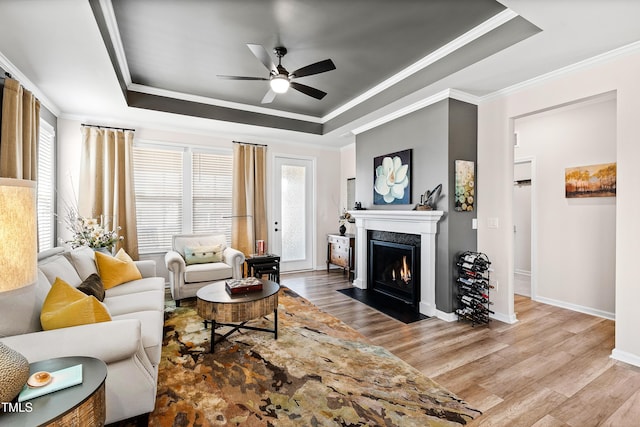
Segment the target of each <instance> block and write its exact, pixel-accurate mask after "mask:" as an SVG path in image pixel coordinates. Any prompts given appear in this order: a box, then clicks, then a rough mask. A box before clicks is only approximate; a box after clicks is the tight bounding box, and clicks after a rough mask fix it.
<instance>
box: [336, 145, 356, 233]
mask: <svg viewBox="0 0 640 427" xmlns="http://www.w3.org/2000/svg"><path fill="white" fill-rule="evenodd" d="M354 139H355V136H354ZM355 177H356V144H355V142H354V143H351V144H349V145H346V146H344V147H342V148H341V149H340V211H342V209H346V210H352V209H353V206H347V179H349V178H355ZM356 202H357V200H356ZM346 226H347V233H351V234H355V232H356V227H355V224H354V223H347V224H346Z"/></svg>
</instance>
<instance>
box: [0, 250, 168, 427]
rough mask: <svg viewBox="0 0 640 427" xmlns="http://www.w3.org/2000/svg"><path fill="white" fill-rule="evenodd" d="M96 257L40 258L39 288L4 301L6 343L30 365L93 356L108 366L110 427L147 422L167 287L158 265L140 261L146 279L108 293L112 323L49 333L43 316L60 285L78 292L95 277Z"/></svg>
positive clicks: (55, 253) (56, 253)
mask: <svg viewBox="0 0 640 427" xmlns="http://www.w3.org/2000/svg"><path fill="white" fill-rule="evenodd" d="M93 257H94V254H93V251H92V250H91V249H89V248H86V247H85V248H78V249H74V250H72V251H65V250H64V249H63V248H54V249H52V250H49V251H45V252H42V253H40V254H39V255H38V270H39V271H38V283H37V284H36V285H34V286H30V287H27V288H22V289H20V290H17V291H13V292H8V293H3V294H0V318H1V322H0V342H3V343H4V344H5V345H7V346H9V347H11V348H13V349H14V350H17V351H19V352H20V353H22V354H23V355H24V356H25V357H26V358H27V359H28V360H29V362H36V361H39V360H44V359H49V358H55V357H64V356H90V357H95V358H98V359H101V360H103V361H104V362H105V363H106V364H107V379H106V387H105V391H106V423H107V424H109V423H113V422H116V421H120V420H124V419H127V418H132V417H137V416H140V415H143V416H144V415H145V414H148V413H149V412H151V411H153V409H154V407H155V399H156V390H157V378H158V363H159V362H160V353H161V349H162V338H163V324H164V279H163V278H161V277H155V275H156V266H155V262H154V261H137V262H136V265H137V267H138V269H139V270H140V273H141V274H142V279H139V280H133V281H130V282H127V283H124V284H121V285H119V286H116V287H114V288H111V289H107V290H106V291H105V298H104V301H103V303H104V305H105V306H106V307H107V309H108V311H109V313H110V315H111V318H112V320H111V321H107V322H102V323H95V324H88V325H81V326H73V327H67V328H61V329H53V330H48V331H43V330H42V327H41V325H40V310H41V307H42V303H43V301H44V298H45V297H46V295H47V293H48V291H49V289H50V287H51V284H52V283H53V282H54V281H55V278H56V277H60V278H61V279H62V280H64V281H65V282H67V283H69V284H70V285H72V286H78V285H79V284H80V283H81V282H82V280H84V279H85V278H86V277H88V276H89V275H90V274H91V273H96V272H97V269H96V264H95V261H94V258H93ZM0 424H1V422H0Z"/></svg>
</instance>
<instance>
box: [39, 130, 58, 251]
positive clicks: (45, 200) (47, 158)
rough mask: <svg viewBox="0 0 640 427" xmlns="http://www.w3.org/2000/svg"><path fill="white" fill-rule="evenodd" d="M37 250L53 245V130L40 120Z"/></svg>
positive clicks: (54, 182) (49, 247)
mask: <svg viewBox="0 0 640 427" xmlns="http://www.w3.org/2000/svg"><path fill="white" fill-rule="evenodd" d="M37 182H38V184H37V185H38V190H37V198H38V206H37V209H38V251H44V250H46V249H51V248H53V247H54V246H55V233H54V230H55V184H56V181H55V131H54V129H53V126H51V125H50V124H49V123H47V122H45V121H44V120H40V136H39V139H38V177H37Z"/></svg>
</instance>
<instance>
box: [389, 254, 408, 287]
mask: <svg viewBox="0 0 640 427" xmlns="http://www.w3.org/2000/svg"><path fill="white" fill-rule="evenodd" d="M398 275H399V276H400V280H401V281H403V282H404V283H405V284H407V283H409V282H410V281H411V270H410V269H409V265H408V264H407V257H406V256H403V257H402V267H400V271H399V272H398ZM391 276H392V279H393V281H394V282H395V281H396V271H395V270H392V271H391Z"/></svg>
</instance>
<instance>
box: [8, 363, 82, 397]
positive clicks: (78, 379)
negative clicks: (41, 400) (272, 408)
mask: <svg viewBox="0 0 640 427" xmlns="http://www.w3.org/2000/svg"><path fill="white" fill-rule="evenodd" d="M78 384H82V365H75V366H69V367H68V368H64V369H60V370H58V371H55V372H51V382H50V383H48V384H47V385H45V386H42V387H30V386H29V385H27V384H25V386H24V387H23V388H22V391H21V392H20V394H19V395H18V402H24V401H25V400H29V399H33V398H34V397H39V396H42V395H45V394H49V393H53V392H54V391H58V390H62V389H64V388H68V387H72V386H74V385H78Z"/></svg>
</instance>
